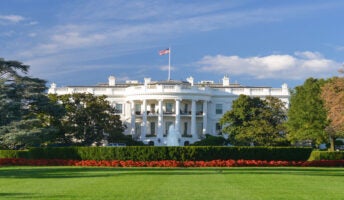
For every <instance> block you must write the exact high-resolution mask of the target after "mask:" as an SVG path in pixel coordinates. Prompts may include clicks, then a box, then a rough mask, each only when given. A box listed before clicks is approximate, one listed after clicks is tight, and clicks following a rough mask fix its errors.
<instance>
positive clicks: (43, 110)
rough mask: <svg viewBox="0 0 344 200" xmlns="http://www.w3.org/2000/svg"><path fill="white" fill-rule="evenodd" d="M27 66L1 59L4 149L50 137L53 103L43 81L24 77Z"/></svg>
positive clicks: (0, 127) (0, 139)
mask: <svg viewBox="0 0 344 200" xmlns="http://www.w3.org/2000/svg"><path fill="white" fill-rule="evenodd" d="M28 69H29V66H28V65H24V64H22V63H20V62H18V61H5V60H4V59H0V96H1V100H0V143H1V146H3V147H5V148H10V149H13V148H23V147H26V146H32V145H36V146H37V145H40V144H41V143H43V142H48V141H49V140H51V139H53V137H54V133H55V132H56V128H55V127H54V126H52V125H51V123H50V122H51V119H52V118H54V116H53V115H54V114H53V111H54V110H56V108H57V107H56V106H57V105H54V104H51V102H50V100H49V99H48V98H47V97H46V95H45V90H46V89H47V88H46V86H45V84H46V82H45V81H44V80H41V79H38V78H31V77H28V76H26V74H27V73H28Z"/></svg>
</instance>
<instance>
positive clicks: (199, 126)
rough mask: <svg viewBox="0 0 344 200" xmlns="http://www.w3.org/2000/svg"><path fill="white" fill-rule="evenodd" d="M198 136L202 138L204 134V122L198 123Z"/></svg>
mask: <svg viewBox="0 0 344 200" xmlns="http://www.w3.org/2000/svg"><path fill="white" fill-rule="evenodd" d="M196 132H197V134H198V135H199V136H201V135H202V134H203V122H197V131H196Z"/></svg>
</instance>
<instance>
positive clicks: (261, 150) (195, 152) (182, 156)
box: [28, 146, 312, 161]
mask: <svg viewBox="0 0 344 200" xmlns="http://www.w3.org/2000/svg"><path fill="white" fill-rule="evenodd" d="M311 152H312V149H311V148H294V147H215V146H205V147H202V146H187V147H150V146H130V147H60V148H30V150H29V151H28V156H29V157H30V158H33V159H81V160H135V161H158V160H177V161H186V160H203V161H209V160H217V159H221V160H229V159H234V160H240V159H244V160H285V161H292V160H307V159H308V158H309V155H310V153H311Z"/></svg>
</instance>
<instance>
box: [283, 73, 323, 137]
mask: <svg viewBox="0 0 344 200" xmlns="http://www.w3.org/2000/svg"><path fill="white" fill-rule="evenodd" d="M325 82H326V81H325V80H323V79H314V78H309V79H307V80H306V81H305V82H304V84H303V85H301V86H297V87H296V88H295V91H293V92H292V95H291V99H290V108H289V110H288V121H287V123H286V126H287V130H288V139H289V140H290V141H291V142H293V143H295V142H298V141H304V140H310V141H312V143H313V144H314V143H315V144H320V143H323V142H325V141H327V134H326V132H325V128H326V126H327V124H328V120H327V115H326V110H325V109H324V103H323V100H322V99H321V97H320V94H321V87H322V86H323V85H324V84H325Z"/></svg>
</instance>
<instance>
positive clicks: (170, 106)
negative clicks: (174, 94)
mask: <svg viewBox="0 0 344 200" xmlns="http://www.w3.org/2000/svg"><path fill="white" fill-rule="evenodd" d="M172 112H173V103H166V113H168V114H171V113H172Z"/></svg>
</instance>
